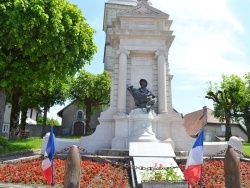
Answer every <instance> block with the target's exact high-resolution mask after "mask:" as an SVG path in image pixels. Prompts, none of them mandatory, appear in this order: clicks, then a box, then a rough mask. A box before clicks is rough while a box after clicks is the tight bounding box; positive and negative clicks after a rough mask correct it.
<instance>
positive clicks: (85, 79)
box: [70, 70, 111, 130]
mask: <svg viewBox="0 0 250 188" xmlns="http://www.w3.org/2000/svg"><path fill="white" fill-rule="evenodd" d="M110 86H111V79H110V76H109V74H108V73H107V72H106V71H104V72H103V73H102V74H96V75H95V74H92V73H90V72H87V71H85V70H81V71H80V72H79V73H78V74H77V76H76V78H75V79H74V80H73V81H72V85H71V89H70V99H71V100H72V101H75V102H76V104H77V105H78V106H79V107H82V108H84V109H85V110H86V126H87V128H88V129H89V130H90V126H89V122H90V117H91V115H92V114H93V113H94V112H95V111H96V110H102V109H103V107H104V106H105V105H107V104H108V103H109V100H110Z"/></svg>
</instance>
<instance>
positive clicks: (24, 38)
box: [0, 0, 96, 137]
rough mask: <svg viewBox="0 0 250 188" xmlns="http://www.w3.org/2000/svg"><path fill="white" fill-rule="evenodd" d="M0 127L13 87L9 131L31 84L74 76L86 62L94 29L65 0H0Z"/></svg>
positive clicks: (12, 127) (91, 46)
mask: <svg viewBox="0 0 250 188" xmlns="http://www.w3.org/2000/svg"><path fill="white" fill-rule="evenodd" d="M0 18H1V19H0V25H1V30H0V120H1V121H0V126H2V120H3V117H4V110H5V104H6V98H7V93H8V91H11V92H12V99H14V100H12V101H11V103H12V109H13V113H12V118H11V125H10V133H11V134H10V136H12V137H14V135H15V134H16V129H17V121H16V119H15V118H16V117H18V112H19V110H20V106H19V104H20V96H21V95H22V94H23V90H25V88H27V87H28V85H29V84H32V83H36V82H39V81H41V80H46V79H47V78H48V77H49V76H51V75H52V74H53V75H54V76H55V77H57V78H58V79H63V77H64V76H65V75H74V74H75V73H76V72H77V71H78V70H79V69H81V68H82V67H83V66H84V65H85V64H86V63H88V64H89V63H90V61H91V59H92V57H93V54H94V53H95V52H96V46H95V45H94V43H93V35H94V32H95V31H94V30H93V29H92V28H91V27H90V26H89V25H88V24H87V23H86V20H85V18H84V17H83V16H82V12H81V10H80V9H78V8H77V6H75V5H73V4H70V3H69V2H67V1H65V0H51V1H42V0H29V1H27V0H22V1H21V0H5V1H0Z"/></svg>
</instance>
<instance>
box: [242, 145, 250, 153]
mask: <svg viewBox="0 0 250 188" xmlns="http://www.w3.org/2000/svg"><path fill="white" fill-rule="evenodd" d="M242 152H243V153H244V154H246V155H249V156H250V142H244V143H243V146H242Z"/></svg>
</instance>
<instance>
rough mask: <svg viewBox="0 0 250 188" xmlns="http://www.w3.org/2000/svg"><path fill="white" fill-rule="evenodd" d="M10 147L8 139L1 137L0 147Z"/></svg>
mask: <svg viewBox="0 0 250 188" xmlns="http://www.w3.org/2000/svg"><path fill="white" fill-rule="evenodd" d="M8 145H9V141H8V139H7V138H4V137H1V136H0V146H8Z"/></svg>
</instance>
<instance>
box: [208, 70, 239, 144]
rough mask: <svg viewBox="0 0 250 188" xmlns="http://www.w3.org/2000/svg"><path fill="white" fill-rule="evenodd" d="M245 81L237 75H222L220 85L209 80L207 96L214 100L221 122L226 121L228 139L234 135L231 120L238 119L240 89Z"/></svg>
mask: <svg viewBox="0 0 250 188" xmlns="http://www.w3.org/2000/svg"><path fill="white" fill-rule="evenodd" d="M242 87H244V82H243V81H242V79H241V78H240V77H239V76H237V75H231V76H226V75H222V81H221V82H220V85H218V84H213V83H212V82H209V88H208V90H207V96H206V98H208V99H212V100H213V102H214V115H215V117H217V118H219V119H220V121H221V122H223V121H225V122H226V132H225V139H226V141H228V140H229V139H230V137H231V136H232V132H231V121H233V120H236V118H235V114H237V111H238V109H239V104H240V101H241V96H240V95H239V94H240V91H241V90H242Z"/></svg>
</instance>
